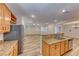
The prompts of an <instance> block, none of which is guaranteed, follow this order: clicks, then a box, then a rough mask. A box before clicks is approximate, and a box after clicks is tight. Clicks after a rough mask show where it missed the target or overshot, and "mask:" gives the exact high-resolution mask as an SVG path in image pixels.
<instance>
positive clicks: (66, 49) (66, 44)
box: [65, 40, 68, 52]
mask: <svg viewBox="0 0 79 59" xmlns="http://www.w3.org/2000/svg"><path fill="white" fill-rule="evenodd" d="M67 51H68V40H66V41H65V52H67Z"/></svg>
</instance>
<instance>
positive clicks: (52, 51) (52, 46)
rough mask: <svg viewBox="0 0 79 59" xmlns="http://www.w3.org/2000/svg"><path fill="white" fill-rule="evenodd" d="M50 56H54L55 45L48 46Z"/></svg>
mask: <svg viewBox="0 0 79 59" xmlns="http://www.w3.org/2000/svg"><path fill="white" fill-rule="evenodd" d="M50 56H56V51H55V44H52V45H50Z"/></svg>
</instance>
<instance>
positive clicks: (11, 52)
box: [8, 48, 13, 56]
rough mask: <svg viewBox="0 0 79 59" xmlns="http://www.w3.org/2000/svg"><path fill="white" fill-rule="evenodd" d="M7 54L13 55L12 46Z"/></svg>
mask: <svg viewBox="0 0 79 59" xmlns="http://www.w3.org/2000/svg"><path fill="white" fill-rule="evenodd" d="M8 56H13V48H11V49H10V51H9V54H8Z"/></svg>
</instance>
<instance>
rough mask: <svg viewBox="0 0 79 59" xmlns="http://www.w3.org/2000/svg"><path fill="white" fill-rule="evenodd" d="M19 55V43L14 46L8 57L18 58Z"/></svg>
mask: <svg viewBox="0 0 79 59" xmlns="http://www.w3.org/2000/svg"><path fill="white" fill-rule="evenodd" d="M17 55H18V43H16V44H14V45H13V46H12V47H11V49H10V50H9V54H8V56H17Z"/></svg>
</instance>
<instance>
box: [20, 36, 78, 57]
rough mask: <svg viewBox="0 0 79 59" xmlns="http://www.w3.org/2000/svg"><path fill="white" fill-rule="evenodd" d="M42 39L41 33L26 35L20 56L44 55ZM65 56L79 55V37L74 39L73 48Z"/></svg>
mask: <svg viewBox="0 0 79 59" xmlns="http://www.w3.org/2000/svg"><path fill="white" fill-rule="evenodd" d="M41 46H42V39H41V36H39V35H29V36H27V35H26V36H25V37H24V46H23V53H22V54H21V55H20V56H42V53H41ZM64 56H79V39H74V40H73V50H72V51H70V52H68V53H66V54H65V55H64Z"/></svg>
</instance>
